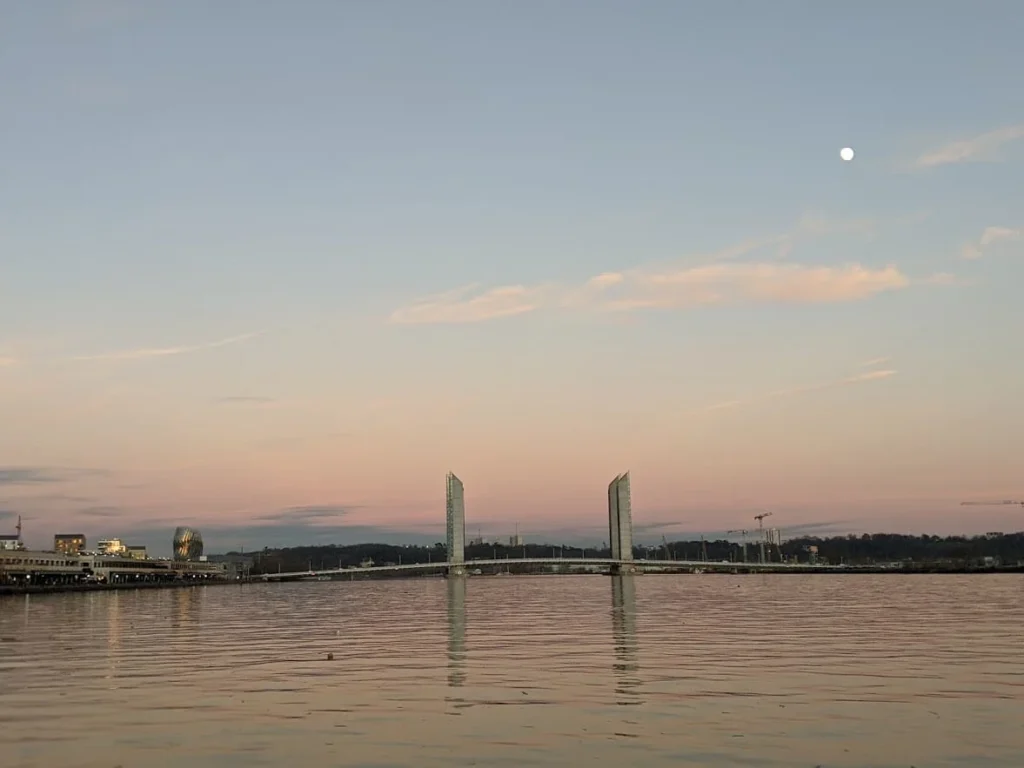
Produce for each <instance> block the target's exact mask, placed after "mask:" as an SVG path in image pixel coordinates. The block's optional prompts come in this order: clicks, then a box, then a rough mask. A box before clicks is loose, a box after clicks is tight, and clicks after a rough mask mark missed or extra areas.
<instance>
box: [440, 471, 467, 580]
mask: <svg viewBox="0 0 1024 768" xmlns="http://www.w3.org/2000/svg"><path fill="white" fill-rule="evenodd" d="M445 486H446V488H445V497H446V504H445V509H446V515H445V519H446V522H447V528H448V535H447V541H446V544H447V547H448V550H447V551H448V575H449V576H464V575H465V573H466V497H465V488H464V486H463V485H462V481H461V480H459V478H457V477H456V476H455V475H454V474H453V473H451V472H449V473H448V476H447V478H446V483H445Z"/></svg>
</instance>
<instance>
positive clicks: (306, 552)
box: [229, 532, 1024, 575]
mask: <svg viewBox="0 0 1024 768" xmlns="http://www.w3.org/2000/svg"><path fill="white" fill-rule="evenodd" d="M229 554H232V555H237V554H238V553H229ZM633 554H634V557H637V558H648V559H658V560H663V559H671V560H709V561H723V560H725V561H730V562H736V563H742V562H744V555H745V556H746V559H747V560H749V561H750V562H756V561H758V560H759V559H760V544H759V543H758V542H756V541H748V543H747V546H746V551H745V552H744V547H743V546H742V544H740V543H737V542H734V541H726V540H724V539H718V540H715V541H703V540H689V541H673V542H668V544H667V545H665V544H661V545H656V546H655V545H652V546H649V547H647V546H637V547H634V552H633ZM246 557H247V558H251V560H252V570H251V572H252V573H253V574H254V575H256V574H261V573H275V572H282V573H294V572H297V571H305V570H309V569H312V570H323V569H330V568H352V567H358V566H360V565H363V564H369V563H370V562H372V563H373V564H374V565H402V564H413V563H432V562H433V563H441V562H444V561H445V560H446V559H447V558H446V553H445V546H444V544H443V543H441V542H437V543H435V544H434V545H432V546H416V545H409V546H398V545H392V544H374V543H367V544H351V545H337V544H330V545H326V546H300V547H288V548H280V549H273V548H269V547H268V548H265V549H263V550H262V551H261V552H256V553H247V554H246ZM521 557H527V558H541V557H563V558H567V559H579V558H583V557H592V558H607V557H611V552H610V550H609V549H608V548H597V547H587V548H584V547H578V546H568V545H559V544H525V545H522V546H508V545H505V544H498V543H495V544H482V545H480V544H473V545H467V546H466V560H467V561H473V560H483V559H491V558H495V559H499V560H500V559H505V558H521ZM765 557H766V559H768V560H771V561H773V562H780V561H787V562H793V561H796V562H815V561H817V562H822V563H832V564H839V563H845V564H848V565H873V564H884V563H896V562H901V563H902V562H913V563H920V564H927V563H949V564H955V565H977V564H981V563H984V562H989V560H988V559H991V560H992V561H994V562H996V563H997V564H1003V565H1016V564H1018V563H1020V562H1024V532H1021V533H1010V534H1004V533H991V534H985V535H983V536H931V535H928V534H922V535H920V536H911V535H904V534H896V533H865V534H862V535H853V534H851V535H847V536H831V537H817V536H804V537H799V538H793V539H789V540H787V541H785V542H783V544H782V546H781V547H778V546H774V545H772V546H768V545H766V547H765Z"/></svg>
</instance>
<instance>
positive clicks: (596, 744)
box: [0, 575, 1024, 768]
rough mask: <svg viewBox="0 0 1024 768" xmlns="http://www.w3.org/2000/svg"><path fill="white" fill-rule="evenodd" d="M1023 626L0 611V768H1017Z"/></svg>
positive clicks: (935, 587) (187, 606) (644, 615)
mask: <svg viewBox="0 0 1024 768" xmlns="http://www.w3.org/2000/svg"><path fill="white" fill-rule="evenodd" d="M1022 608H1024V579H1021V578H1020V577H1015V576H986V577H960V576H920V577H904V576H841V577H840V576H816V575H806V576H799V575H781V576H771V575H755V576H712V575H705V576H667V575H665V576H654V575H648V576H644V577H642V578H631V577H623V578H615V579H607V578H598V577H525V576H524V577H516V578H502V579H497V578H472V579H469V580H468V581H465V580H463V581H459V580H452V581H446V580H442V579H433V578H424V579H415V580H406V581H380V582H330V583H328V582H309V583H293V584H281V585H266V584H253V585H243V586H238V585H232V586H220V587H206V588H202V587H197V588H185V589H176V590H146V591H139V592H128V591H121V592H109V593H106V592H102V593H100V592H97V593H85V594H67V595H32V596H28V597H18V598H4V599H0V639H2V640H3V642H0V679H2V680H3V683H4V689H3V692H2V695H0V725H2V726H4V727H0V755H4V758H5V762H4V765H5V766H10V768H44V767H45V768H50V766H54V765H61V766H72V767H74V766H82V767H83V768H92V766H97V767H99V766H103V768H110V766H112V765H118V764H120V765H124V766H125V768H127V766H134V765H146V766H152V767H154V768H160V767H162V766H168V767H170V766H185V765H188V766H193V767H195V766H198V767H200V768H202V767H203V766H211V767H212V766H218V767H219V766H236V765H237V766H242V765H244V766H246V768H253V767H254V766H280V765H306V764H310V765H314V764H340V763H344V764H345V765H353V766H355V765H361V766H371V765H373V766H383V765H401V766H406V765H416V766H425V767H428V766H453V765H494V766H499V765H515V766H556V765H557V766H564V765H569V764H577V763H580V764H582V763H584V762H586V763H587V764H596V765H612V764H628V765H644V766H659V765H664V766H669V765H672V766H679V765H690V766H713V765H722V766H726V765H729V766H732V765H749V766H786V767H787V768H790V767H792V766H818V765H820V766H851V767H852V766H866V765H871V766H904V767H905V766H911V765H918V766H922V765H928V766H962V765H993V766H995V765H1005V766H1018V765H1020V764H1021V756H1022V755H1024V729H1021V727H1020V724H1021V723H1022V722H1024V652H1022V651H1024V649H1022V646H1021V637H1024V611H1022ZM328 654H331V655H332V657H331V658H329V657H328ZM54 726H56V727H54Z"/></svg>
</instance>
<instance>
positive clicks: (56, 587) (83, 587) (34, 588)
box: [0, 579, 241, 597]
mask: <svg viewBox="0 0 1024 768" xmlns="http://www.w3.org/2000/svg"><path fill="white" fill-rule="evenodd" d="M239 583H241V582H238V581H227V580H224V579H218V580H209V581H195V582H188V581H169V582H138V583H134V584H132V583H127V584H33V585H31V586H21V585H14V584H2V585H0V597H6V596H12V597H13V596H16V595H48V594H54V593H57V592H109V591H113V590H133V589H182V588H185V587H213V586H222V585H225V584H239Z"/></svg>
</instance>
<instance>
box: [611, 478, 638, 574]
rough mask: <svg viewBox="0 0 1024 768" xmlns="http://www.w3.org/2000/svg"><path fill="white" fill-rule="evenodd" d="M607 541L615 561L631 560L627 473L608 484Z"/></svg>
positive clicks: (631, 534)
mask: <svg viewBox="0 0 1024 768" xmlns="http://www.w3.org/2000/svg"><path fill="white" fill-rule="evenodd" d="M608 540H609V542H610V543H611V550H612V552H611V554H612V558H613V559H615V560H632V559H633V510H632V507H631V502H630V494H629V472H625V473H623V474H621V475H618V476H617V477H616V478H615V479H614V480H612V481H611V483H609V484H608Z"/></svg>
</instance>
